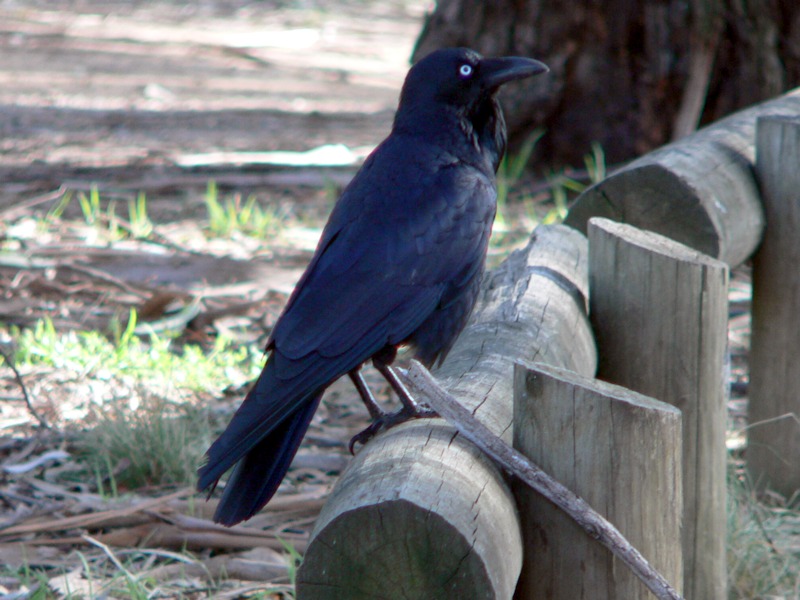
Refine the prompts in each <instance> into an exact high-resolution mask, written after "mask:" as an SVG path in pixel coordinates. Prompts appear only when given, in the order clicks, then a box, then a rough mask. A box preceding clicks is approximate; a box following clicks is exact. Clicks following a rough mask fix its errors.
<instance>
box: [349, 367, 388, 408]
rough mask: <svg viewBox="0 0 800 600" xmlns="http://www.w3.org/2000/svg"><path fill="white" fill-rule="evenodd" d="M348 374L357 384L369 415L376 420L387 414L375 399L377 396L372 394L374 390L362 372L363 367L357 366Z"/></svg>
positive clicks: (354, 383)
mask: <svg viewBox="0 0 800 600" xmlns="http://www.w3.org/2000/svg"><path fill="white" fill-rule="evenodd" d="M348 375H350V379H351V380H352V381H353V385H355V386H356V389H357V390H358V395H359V396H361V401H362V402H363V403H364V406H366V407H367V410H368V411H369V416H370V417H372V419H373V420H375V421H377V420H378V419H381V418H382V417H384V416H386V411H385V410H383V409H382V408H381V407H380V406H379V405H378V402H377V401H376V400H375V396H373V395H372V390H370V389H369V386H368V385H367V382H366V381H364V375H363V374H362V373H361V367H356V368H355V369H353V370H352V371H350V372H349V373H348Z"/></svg>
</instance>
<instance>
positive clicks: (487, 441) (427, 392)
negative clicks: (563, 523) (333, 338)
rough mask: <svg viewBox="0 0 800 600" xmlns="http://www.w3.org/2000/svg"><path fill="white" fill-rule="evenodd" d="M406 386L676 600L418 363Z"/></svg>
mask: <svg viewBox="0 0 800 600" xmlns="http://www.w3.org/2000/svg"><path fill="white" fill-rule="evenodd" d="M405 377H406V379H407V381H408V383H409V384H410V385H411V387H412V388H414V389H415V390H416V391H417V393H418V394H419V395H420V399H422V400H424V401H425V402H427V403H428V404H429V405H430V407H431V408H432V409H433V410H435V411H436V412H437V413H439V415H440V416H441V417H442V418H444V419H446V420H447V421H448V422H449V423H450V424H452V425H453V426H455V428H456V429H457V430H458V432H459V433H460V434H461V435H463V436H464V437H465V438H467V439H468V440H470V441H471V442H472V443H474V444H475V445H476V446H478V447H479V448H480V449H481V450H483V451H484V452H485V453H486V454H487V455H489V457H490V458H492V459H493V460H494V461H495V462H497V463H498V464H499V465H500V466H501V467H502V468H503V469H505V470H506V471H508V472H509V473H511V474H512V475H515V476H516V477H518V478H520V479H521V480H522V481H523V482H525V483H526V484H527V485H528V486H530V487H531V488H532V489H533V490H535V491H536V492H538V493H540V494H541V495H542V496H544V497H545V499H547V500H548V501H550V502H552V503H553V504H554V505H556V506H557V507H558V508H560V509H561V510H563V511H564V512H565V513H567V515H569V516H570V517H571V518H572V519H573V520H574V521H575V522H576V523H577V524H578V525H579V526H580V527H581V528H582V529H583V530H584V531H586V533H588V534H589V536H590V537H592V538H594V539H595V540H597V541H598V542H600V543H601V544H603V546H605V547H606V548H608V549H609V550H610V551H611V552H612V553H613V554H614V556H616V557H617V558H619V559H620V560H621V561H622V562H624V563H625V564H626V565H628V567H629V568H630V569H631V571H633V573H634V574H635V575H636V577H638V578H639V579H640V580H641V581H642V583H644V584H645V585H646V586H647V588H648V589H649V590H650V591H651V592H653V594H655V595H656V597H657V598H659V600H681V596H680V595H679V594H678V592H676V591H675V590H674V589H673V588H672V586H671V585H670V584H669V582H667V580H666V579H665V578H664V576H663V575H661V574H660V573H659V572H658V571H656V570H655V569H654V568H653V567H652V566H650V564H649V563H648V562H647V559H645V558H644V556H642V554H641V553H640V552H639V551H638V550H637V549H636V548H634V547H633V546H632V545H631V543H630V542H628V540H626V539H625V537H624V536H623V535H622V534H621V533H620V532H619V530H618V529H617V528H616V527H614V525H612V524H611V523H610V522H609V521H608V520H607V519H605V518H604V517H603V516H602V515H600V514H599V513H597V512H595V511H594V509H592V507H591V506H589V505H588V504H587V503H586V501H585V500H583V499H582V498H580V497H579V496H577V495H576V494H574V493H572V492H571V491H570V490H569V489H567V488H566V487H564V486H563V485H562V484H561V483H559V482H558V481H556V480H555V479H553V478H552V477H550V476H549V475H548V474H547V473H545V472H544V471H542V470H541V469H540V468H539V467H538V466H536V465H535V464H534V463H532V462H531V461H530V460H528V458H527V457H525V456H524V455H522V454H521V453H519V452H517V451H516V450H514V449H513V448H512V447H511V446H509V445H508V444H506V443H505V442H504V441H503V440H501V439H500V438H499V437H497V436H496V435H494V434H493V433H492V432H491V431H490V430H489V429H488V428H487V427H486V426H485V425H483V424H482V423H480V422H479V421H478V420H477V419H476V418H475V417H474V416H473V415H472V413H471V412H470V411H468V410H467V409H466V408H464V407H463V406H461V404H459V403H458V400H456V398H454V397H453V396H452V395H451V394H450V393H448V392H447V391H446V390H444V389H443V388H442V387H441V386H440V385H439V383H438V382H437V381H436V379H434V377H433V375H431V374H430V372H429V371H428V370H427V369H426V368H425V367H423V366H422V365H421V364H420V363H419V362H417V361H415V360H413V361H411V366H410V368H409V370H408V373H407V375H406V376H405Z"/></svg>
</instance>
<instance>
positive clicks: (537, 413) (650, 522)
mask: <svg viewBox="0 0 800 600" xmlns="http://www.w3.org/2000/svg"><path fill="white" fill-rule="evenodd" d="M516 384H517V385H516V386H515V390H514V447H515V448H516V449H517V450H519V451H520V452H522V453H523V454H525V455H526V456H527V457H528V458H530V459H531V460H532V461H533V462H535V463H537V464H538V465H539V466H540V467H541V468H542V469H543V470H544V471H545V472H547V473H548V474H549V475H550V476H552V477H554V478H555V479H556V480H558V481H560V482H562V483H564V484H565V485H566V486H567V487H568V488H569V489H570V490H571V491H572V492H574V493H576V494H577V495H578V496H580V497H582V498H583V499H584V500H586V502H588V504H589V505H590V506H593V507H595V508H596V509H597V510H598V511H599V512H600V513H601V514H602V515H603V516H604V517H605V518H606V519H608V520H609V521H611V523H613V524H614V525H616V527H617V529H619V531H620V533H622V535H624V536H625V538H626V539H627V540H628V541H629V542H630V543H631V544H633V546H634V547H635V548H636V549H637V550H638V551H639V552H640V553H641V554H642V555H643V556H644V558H646V559H647V560H648V562H649V563H650V564H651V565H652V567H653V568H655V569H656V570H657V571H658V572H660V573H661V575H663V576H664V577H665V578H666V580H667V581H669V583H670V584H671V585H672V587H673V588H676V589H678V590H680V589H682V588H683V553H682V551H681V546H682V541H681V523H682V521H683V489H682V468H681V413H680V411H679V410H678V409H677V408H675V407H673V406H671V405H669V404H666V403H664V402H659V401H657V400H653V399H652V398H649V397H647V396H643V395H641V394H638V393H636V392H632V391H630V390H628V389H626V388H623V387H620V386H616V385H612V384H610V383H605V382H602V381H598V380H596V379H587V378H585V377H581V376H579V375H576V374H575V373H572V372H569V371H564V370H560V369H553V368H549V367H545V366H543V365H538V366H533V367H531V368H525V367H523V366H518V367H517V377H516ZM513 488H514V495H515V496H516V498H517V503H518V507H519V511H520V519H521V521H522V531H523V534H522V539H523V544H524V552H523V556H524V560H523V564H522V575H521V576H520V581H519V585H518V586H517V593H516V595H515V596H514V597H515V599H516V600H534V599H538V598H548V599H549V600H573V599H574V598H592V599H593V600H603V599H608V600H616V599H618V598H625V599H626V600H636V599H641V600H649V599H650V598H651V596H650V594H649V591H648V589H647V588H646V587H645V586H644V585H642V583H641V582H640V581H639V580H638V579H637V577H635V576H634V572H632V571H631V570H629V569H626V568H623V567H622V566H621V564H620V562H619V559H618V558H615V557H614V556H613V555H612V554H611V553H609V552H608V551H607V550H606V549H605V548H603V547H602V546H600V544H598V543H597V542H596V541H595V540H594V539H592V538H590V537H589V536H587V535H586V532H585V531H583V530H582V529H580V528H579V527H577V526H576V524H575V522H574V521H573V520H572V519H571V518H569V517H567V515H566V514H565V513H564V512H563V511H562V510H559V509H556V507H555V506H553V505H552V504H551V503H550V502H547V501H546V500H545V498H544V497H542V496H541V495H539V494H537V493H535V492H533V490H531V489H530V488H529V487H527V486H525V485H523V484H522V483H520V482H516V481H515V483H514V486H513ZM576 574H580V575H579V576H576Z"/></svg>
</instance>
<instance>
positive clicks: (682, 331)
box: [589, 219, 728, 600]
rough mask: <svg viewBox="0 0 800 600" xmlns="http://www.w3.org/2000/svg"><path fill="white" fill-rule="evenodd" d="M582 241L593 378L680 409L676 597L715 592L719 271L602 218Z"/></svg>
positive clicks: (722, 523)
mask: <svg viewBox="0 0 800 600" xmlns="http://www.w3.org/2000/svg"><path fill="white" fill-rule="evenodd" d="M589 240H590V241H589V245H590V252H591V254H590V261H589V263H590V264H589V281H590V288H591V309H590V310H591V315H592V324H593V325H594V331H595V335H596V338H597V346H598V351H599V353H600V357H601V358H600V361H599V364H598V369H597V376H598V378H600V379H603V380H605V381H609V382H611V383H616V384H619V385H623V386H625V387H627V388H630V389H632V390H635V391H637V392H640V393H642V394H646V395H648V396H651V397H653V398H657V399H658V400H661V401H663V402H668V403H669V404H672V405H673V406H676V407H677V408H679V409H680V410H681V411H682V412H683V491H684V502H683V504H684V521H683V522H684V526H683V540H684V548H683V556H684V573H683V576H684V596H686V597H687V598H703V599H704V600H723V599H724V598H727V595H726V585H727V584H726V581H727V574H726V562H725V531H726V519H725V513H726V503H725V494H726V488H725V480H726V476H725V474H726V448H725V422H726V407H725V381H724V360H725V351H726V344H727V317H728V304H727V303H728V300H727V289H728V269H727V267H726V266H725V265H724V264H723V263H721V262H719V261H717V260H714V259H712V258H710V257H708V256H706V255H704V254H701V253H699V252H697V251H695V250H692V249H691V248H688V247H686V246H683V245H682V244H678V243H677V242H674V241H672V240H669V239H667V238H665V237H663V236H660V235H657V234H654V233H651V232H646V231H641V230H639V229H636V228H635V227H632V226H630V225H625V224H621V223H615V222H612V221H609V220H607V219H592V220H591V222H590V224H589Z"/></svg>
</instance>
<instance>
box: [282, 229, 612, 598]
mask: <svg viewBox="0 0 800 600" xmlns="http://www.w3.org/2000/svg"><path fill="white" fill-rule="evenodd" d="M587 262H588V257H587V244H586V239H585V238H584V237H583V235H581V234H580V233H578V232H576V231H574V230H572V229H570V228H568V227H564V226H560V225H559V226H548V227H539V228H537V229H536V230H535V231H534V233H533V236H532V239H531V243H530V244H529V245H528V247H527V248H526V249H524V250H522V251H518V252H515V253H514V254H512V255H511V256H510V257H509V258H508V259H507V260H506V261H505V262H504V263H503V264H502V265H501V266H500V267H499V268H498V269H496V270H494V271H492V272H491V273H489V274H488V275H487V277H486V278H485V281H484V284H483V287H482V291H481V297H480V298H479V300H478V305H477V307H476V310H475V312H474V314H473V315H472V318H471V320H470V323H469V324H468V326H467V328H466V329H465V330H464V332H463V333H462V335H461V336H460V337H459V339H458V340H457V342H456V344H455V346H454V347H453V349H452V351H451V352H450V355H449V356H448V358H447V360H446V361H445V363H444V364H443V365H442V367H441V368H440V369H438V370H437V377H438V379H439V380H440V381H441V382H442V383H443V385H444V386H445V387H446V388H447V389H448V391H450V392H451V393H453V394H455V395H457V397H458V398H459V400H460V401H461V402H462V403H463V404H464V405H465V406H467V407H468V408H470V409H471V410H473V412H474V414H475V416H476V417H477V418H478V419H479V420H480V421H481V422H483V423H484V424H485V425H486V426H487V427H488V428H489V429H490V430H491V431H492V432H493V433H495V434H496V435H502V436H503V437H504V438H505V439H506V440H507V441H509V442H510V441H511V436H512V427H511V425H512V416H513V402H512V398H513V377H514V362H515V361H519V360H529V361H532V360H541V361H546V362H549V363H550V364H553V365H554V366H559V367H563V368H568V369H572V370H575V371H578V372H580V373H583V374H584V375H586V376H591V375H593V374H594V370H595V367H596V362H597V356H596V351H595V348H594V340H593V338H592V333H591V327H590V325H589V320H588V317H587V316H586V312H585V310H586V308H585V298H586V293H587V289H588V284H587V281H588V280H587ZM521 564H522V539H521V537H520V525H519V517H518V515H517V511H516V506H515V503H514V499H513V496H512V494H511V492H510V490H509V488H508V486H507V484H506V482H505V480H504V479H503V477H502V475H501V474H500V472H499V471H498V469H497V468H496V467H495V466H494V465H493V464H492V462H491V461H490V460H489V459H488V458H486V457H485V455H484V454H483V453H482V452H480V451H479V450H478V449H477V448H475V447H474V446H473V445H472V444H471V443H470V442H468V441H466V440H465V439H464V438H463V436H458V435H456V431H455V429H454V428H453V427H452V426H450V425H448V424H447V423H445V422H444V421H443V420H441V419H424V420H419V421H415V422H412V423H406V424H404V425H401V426H399V427H396V428H394V429H392V430H390V431H388V432H386V433H384V434H382V435H379V436H377V437H376V438H375V439H374V440H373V441H371V442H370V443H369V444H367V446H366V447H364V448H363V449H362V450H361V452H359V453H358V455H357V456H356V458H355V459H354V460H353V462H352V463H351V465H350V466H349V467H348V469H347V470H346V471H345V472H344V473H343V474H342V476H341V478H340V479H339V481H338V482H337V484H336V487H335V488H334V490H333V492H332V494H331V497H330V499H329V501H328V502H327V504H326V505H325V507H324V508H323V510H322V512H321V514H320V516H319V519H318V520H317V523H316V525H315V528H314V531H313V533H312V539H311V541H310V543H309V547H308V550H307V552H306V555H305V558H304V562H303V565H302V567H301V569H300V570H299V572H298V581H297V594H298V598H299V599H300V600H304V599H308V598H314V599H317V598H352V599H360V598H381V599H384V600H385V599H395V598H397V599H407V598H425V599H436V598H442V599H451V598H498V599H505V598H510V597H511V596H512V594H513V592H514V588H515V585H516V582H517V578H518V577H519V571H520V567H521Z"/></svg>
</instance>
